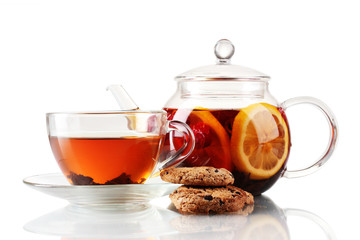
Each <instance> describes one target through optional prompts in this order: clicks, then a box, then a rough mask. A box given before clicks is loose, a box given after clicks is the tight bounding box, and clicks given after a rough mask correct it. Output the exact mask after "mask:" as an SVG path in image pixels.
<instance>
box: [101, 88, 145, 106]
mask: <svg viewBox="0 0 360 240" xmlns="http://www.w3.org/2000/svg"><path fill="white" fill-rule="evenodd" d="M106 90H110V92H111V93H112V95H113V96H114V97H115V99H116V102H117V103H118V104H119V106H120V110H138V109H139V107H138V106H137V105H136V103H135V102H134V101H133V100H132V98H131V97H130V96H129V94H128V93H127V92H126V91H125V89H124V88H123V87H122V86H121V85H110V86H108V87H107V88H106Z"/></svg>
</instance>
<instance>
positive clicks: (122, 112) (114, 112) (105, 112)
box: [46, 110, 166, 117]
mask: <svg viewBox="0 0 360 240" xmlns="http://www.w3.org/2000/svg"><path fill="white" fill-rule="evenodd" d="M157 113H162V114H164V113H165V114H166V111H165V110H101V111H69V112H48V113H46V116H47V117H48V116H51V115H94V116H95V115H127V114H130V115H134V114H157Z"/></svg>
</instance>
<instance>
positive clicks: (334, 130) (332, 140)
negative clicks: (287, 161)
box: [280, 97, 338, 178]
mask: <svg viewBox="0 0 360 240" xmlns="http://www.w3.org/2000/svg"><path fill="white" fill-rule="evenodd" d="M301 103H306V104H312V105H314V106H316V107H318V108H319V109H320V110H321V111H322V112H323V113H324V115H325V117H326V119H327V121H328V124H329V127H330V137H329V142H328V145H327V148H326V150H325V151H324V153H323V154H322V155H321V157H320V159H319V160H317V161H316V162H315V163H314V164H313V165H312V166H310V167H307V168H304V169H300V170H291V171H289V170H286V171H285V172H284V174H283V176H284V177H286V178H297V177H303V176H306V175H309V174H311V173H314V172H315V171H317V170H318V169H319V168H320V167H322V166H323V165H324V164H325V163H326V162H327V160H329V158H330V156H331V155H332V153H333V152H334V149H335V145H336V141H337V136H338V127H337V123H336V119H335V116H334V114H333V113H332V112H331V110H330V108H329V107H328V106H327V105H326V104H325V103H323V102H322V101H320V100H319V99H317V98H313V97H295V98H290V99H288V100H286V101H284V102H283V103H281V104H280V107H281V108H283V109H284V110H286V109H287V108H289V107H291V106H294V105H297V104H301Z"/></svg>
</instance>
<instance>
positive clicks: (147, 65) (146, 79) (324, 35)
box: [0, 0, 360, 239]
mask: <svg viewBox="0 0 360 240" xmlns="http://www.w3.org/2000/svg"><path fill="white" fill-rule="evenodd" d="M359 10H360V8H359V6H358V5H357V1H350V0H342V1H340V0H336V1H329V0H328V1H322V0H317V1H314V0H303V1H285V0H272V1H268V0H263V1H261V0H253V1H228V0H222V1H211V0H207V1H203V0H197V1H194V0H192V1H188V0H183V1H160V0H152V1H143V0H141V1H139V0H134V1H51V0H50V1H34V0H29V1H16V0H13V1H11V0H5V1H4V0H0V83H1V85H0V110H1V112H0V114H1V115H0V136H1V137H0V157H1V162H2V164H1V167H0V170H1V174H0V179H1V186H2V187H1V188H2V189H1V192H2V194H1V198H0V202H1V205H0V212H1V214H0V216H1V225H2V226H5V227H4V231H5V232H3V230H2V231H1V232H3V234H2V236H3V237H5V236H6V237H7V238H8V239H15V238H18V237H20V236H22V237H25V236H26V238H27V239H39V238H40V237H43V236H39V235H34V234H30V233H26V232H24V231H23V230H22V226H23V225H24V224H25V223H26V222H27V221H30V220H31V219H33V218H36V217H38V216H39V215H41V214H43V213H46V212H48V211H51V210H54V209H56V208H57V207H59V206H63V205H64V204H66V203H65V202H64V201H62V200H58V199H54V198H52V197H48V196H45V195H43V194H41V193H37V192H34V191H33V190H31V189H28V188H26V187H25V186H24V185H23V184H22V179H23V178H24V177H27V176H30V175H35V174H41V173H50V172H58V171H59V170H58V167H57V165H56V162H55V160H54V159H53V156H52V153H51V150H50V148H49V144H48V139H47V133H46V126H45V113H46V112H51V111H83V110H112V109H113V110H114V109H116V108H117V105H116V102H115V100H114V99H112V97H111V96H110V94H109V92H106V91H105V89H106V86H107V85H109V84H118V83H121V84H123V86H124V87H125V88H126V89H127V91H128V93H129V94H130V95H131V96H132V97H133V99H134V100H135V101H136V102H137V104H138V105H139V106H140V107H141V108H144V109H160V108H162V107H163V105H164V104H165V102H166V101H167V100H168V99H169V98H170V97H171V95H172V94H173V93H174V92H175V90H176V83H175V81H173V78H174V77H175V76H176V75H177V74H179V73H181V72H184V71H187V70H189V69H191V68H194V67H198V66H201V65H207V64H213V63H215V57H214V55H213V46H214V44H215V43H216V41H217V40H219V39H221V38H228V39H230V40H231V41H232V42H233V44H234V45H235V47H236V52H235V55H234V57H233V59H232V63H234V64H240V65H244V66H247V67H251V68H254V69H257V70H259V71H261V72H264V73H266V74H268V75H270V76H271V77H272V80H271V82H270V91H271V92H272V94H273V95H274V96H275V97H276V98H277V99H278V100H279V101H280V102H281V101H284V100H286V99H288V98H291V97H294V96H300V95H308V96H314V97H317V98H319V99H321V100H323V101H324V102H326V104H327V105H328V106H330V108H331V109H332V110H333V112H334V113H335V115H336V116H337V120H338V123H339V132H340V137H339V141H338V145H337V149H336V151H335V153H334V155H333V157H332V158H331V159H330V161H329V162H328V163H327V164H326V165H325V166H324V168H323V169H321V170H320V171H319V172H317V173H316V174H314V175H311V176H308V177H306V178H301V179H294V180H288V179H280V180H279V182H278V183H277V184H276V185H275V186H274V187H273V188H272V189H271V190H269V191H268V192H266V195H267V196H268V197H270V198H271V199H272V200H273V201H274V202H275V203H276V204H277V205H279V206H280V207H284V208H285V207H293V208H300V209H304V210H307V211H310V212H313V213H315V214H317V215H319V216H320V217H321V218H323V219H324V220H325V221H326V222H327V223H328V224H330V226H331V227H332V229H333V230H334V232H335V233H336V235H337V236H338V238H339V239H354V236H356V234H357V233H358V231H357V229H356V225H357V224H356V221H357V220H356V219H357V217H355V218H351V217H352V216H357V215H359V214H360V211H359V204H358V201H357V197H356V196H357V192H358V189H359V186H358V184H359V176H358V175H359V168H360V163H359V160H360V159H359V154H358V151H359V136H360V128H359V113H358V111H359V104H360V102H359V87H358V86H359V84H358V83H359V81H360V77H359V64H360V57H359V56H360V46H359V45H360V44H359V43H360V34H359V29H360V26H359V25H360V14H359ZM288 118H289V121H290V125H291V132H292V137H293V139H292V140H293V149H292V152H291V156H290V160H289V168H296V167H301V166H306V163H308V162H311V161H313V160H315V159H316V157H318V156H319V154H321V153H322V152H323V150H324V148H325V146H326V144H327V137H328V133H327V132H328V127H327V125H326V121H325V118H324V117H323V116H322V114H321V113H320V112H318V111H317V110H316V109H315V108H312V107H308V106H305V107H300V106H299V107H294V108H293V109H289V111H288ZM355 220H356V221H355ZM289 221H290V220H289ZM315 228H316V226H315ZM290 230H291V232H293V233H294V235H292V237H293V238H292V239H302V237H306V236H308V235H306V234H308V232H307V231H303V230H302V228H296V227H295V228H292V229H290ZM319 236H321V232H320V234H319ZM308 239H309V238H308ZM318 239H319V238H318ZM324 239H325V238H324Z"/></svg>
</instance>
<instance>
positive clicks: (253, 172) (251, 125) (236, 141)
mask: <svg viewBox="0 0 360 240" xmlns="http://www.w3.org/2000/svg"><path fill="white" fill-rule="evenodd" d="M289 142H290V139H289V130H288V126H287V124H286V122H285V120H284V118H283V117H282V115H281V113H280V112H279V110H278V109H277V108H276V107H274V106H272V105H270V104H267V103H256V104H252V105H250V106H248V107H246V108H243V109H241V110H240V112H239V113H238V115H237V116H236V117H235V120H234V124H233V129H232V137H231V156H232V161H233V163H234V165H235V166H236V167H237V168H238V169H239V170H240V171H243V172H245V173H249V174H250V179H255V180H261V179H267V178H269V177H271V176H273V175H274V174H276V173H277V172H278V171H279V170H280V168H281V166H282V165H283V164H284V162H285V160H286V158H287V156H288V151H289Z"/></svg>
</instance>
